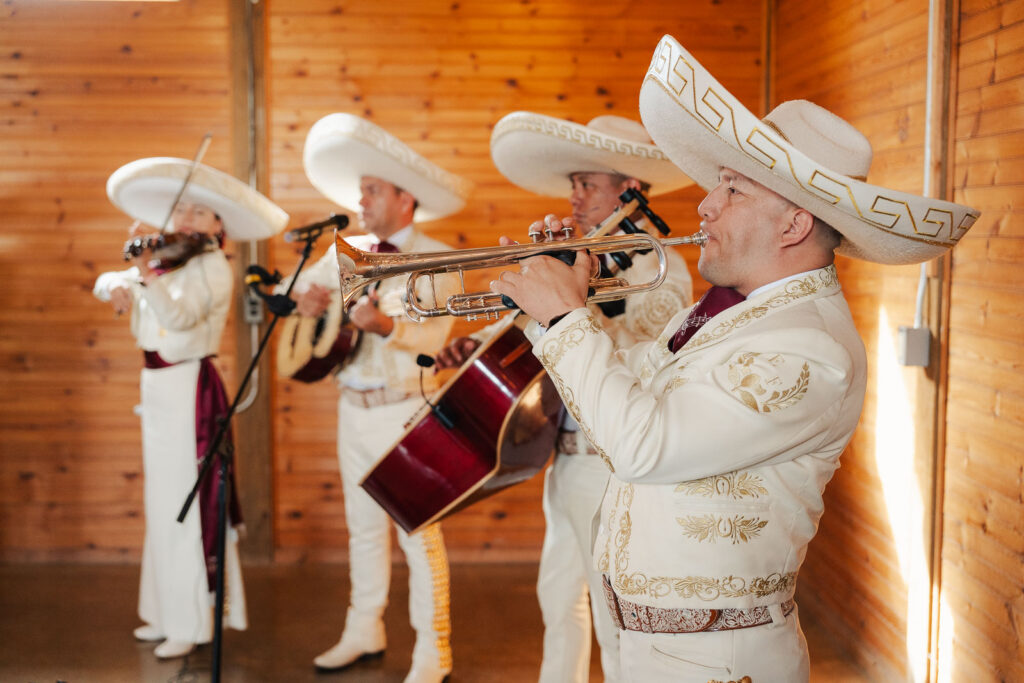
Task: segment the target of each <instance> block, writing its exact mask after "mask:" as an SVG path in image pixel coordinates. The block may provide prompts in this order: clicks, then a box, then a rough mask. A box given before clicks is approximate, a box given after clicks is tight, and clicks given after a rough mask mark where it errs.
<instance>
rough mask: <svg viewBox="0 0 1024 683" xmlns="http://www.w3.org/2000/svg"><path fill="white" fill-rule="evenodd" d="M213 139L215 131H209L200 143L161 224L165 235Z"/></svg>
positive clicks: (161, 231)
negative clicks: (176, 208) (175, 209)
mask: <svg viewBox="0 0 1024 683" xmlns="http://www.w3.org/2000/svg"><path fill="white" fill-rule="evenodd" d="M211 140H213V133H207V134H206V135H204V136H203V140H202V142H200V143H199V149H198V150H196V156H195V158H194V159H192V165H191V166H189V168H188V174H187V175H186V176H185V182H183V183H182V184H181V189H180V190H178V194H177V196H175V198H174V201H173V202H171V210H170V211H168V212H167V218H165V219H164V223H163V225H161V226H160V234H161V235H163V234H164V233H165V232H167V224H168V223H170V222H171V218H172V217H173V216H174V208H175V207H176V206H178V202H180V201H181V197H182V195H184V194H185V190H186V189H188V184H189V182H191V180H192V175H193V174H194V173H195V172H196V169H197V168H199V163H200V162H201V161H202V160H203V157H204V156H206V150H207V149H209V148H210V141H211Z"/></svg>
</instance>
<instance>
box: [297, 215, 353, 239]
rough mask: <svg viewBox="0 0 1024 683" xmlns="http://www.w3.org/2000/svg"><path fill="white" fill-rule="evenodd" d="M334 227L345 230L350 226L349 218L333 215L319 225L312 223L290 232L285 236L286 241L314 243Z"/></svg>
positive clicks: (318, 223)
mask: <svg viewBox="0 0 1024 683" xmlns="http://www.w3.org/2000/svg"><path fill="white" fill-rule="evenodd" d="M332 225H333V226H334V227H335V228H337V229H338V230H344V229H345V227H346V226H347V225H348V216H346V215H344V214H342V215H340V216H339V215H338V214H335V213H332V214H331V216H330V218H327V219H325V220H322V221H319V222H317V223H310V224H309V225H304V226H302V227H301V228H295V229H293V230H289V231H288V232H286V233H285V234H284V241H285V242H298V241H299V240H308V241H312V240H315V239H316V238H317V237H319V236H320V235H321V234H322V233H323V231H324V229H325V228H329V227H331V226H332Z"/></svg>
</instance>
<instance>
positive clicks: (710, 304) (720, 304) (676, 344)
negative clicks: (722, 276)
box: [668, 285, 747, 353]
mask: <svg viewBox="0 0 1024 683" xmlns="http://www.w3.org/2000/svg"><path fill="white" fill-rule="evenodd" d="M746 298H747V297H745V296H743V295H742V294H740V293H739V292H737V291H736V290H735V289H733V288H731V287H719V286H718V285H713V286H712V287H711V289H709V290H708V291H706V292H705V293H704V296H702V297H701V298H700V301H698V302H697V305H696V306H694V307H693V308H692V309H691V310H690V314H689V315H688V316H686V320H684V321H683V324H682V325H680V326H679V329H678V330H677V331H676V333H675V334H674V335H672V338H671V339H670V340H669V342H668V350H669V351H671V352H672V353H675V352H676V351H678V350H679V349H681V348H683V345H684V344H685V343H686V342H688V341H690V337H692V336H693V335H694V334H696V333H697V330H699V329H700V328H701V326H702V325H703V324H704V323H706V322H707V321H708V320H711V319H712V318H713V317H715V316H716V315H718V314H719V313H721V312H722V311H724V310H725V309H727V308H729V307H731V306H735V305H736V304H738V303H740V302H741V301H745V300H746Z"/></svg>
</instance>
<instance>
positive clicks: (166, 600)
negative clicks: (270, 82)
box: [93, 158, 288, 658]
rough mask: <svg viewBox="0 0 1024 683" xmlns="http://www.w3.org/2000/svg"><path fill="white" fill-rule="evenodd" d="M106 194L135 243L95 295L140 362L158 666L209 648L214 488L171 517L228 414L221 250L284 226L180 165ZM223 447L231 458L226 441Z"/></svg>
mask: <svg viewBox="0 0 1024 683" xmlns="http://www.w3.org/2000/svg"><path fill="white" fill-rule="evenodd" d="M190 173H191V177H190V176H189V174H190ZM186 179H187V184H186ZM183 187H184V192H183V193H182V189H183ZM179 193H181V194H180V199H179V200H178V201H177V203H175V199H176V198H178V197H179ZM107 194H108V195H109V197H110V199H111V201H112V202H113V203H114V204H115V205H116V206H118V207H119V208H120V209H122V210H123V211H124V212H125V213H127V214H128V215H129V216H132V217H133V218H135V219H136V223H135V225H134V226H133V227H132V232H133V237H134V239H133V240H131V241H129V242H128V244H127V245H125V258H126V259H131V260H132V262H133V264H134V265H133V266H132V267H131V268H129V269H127V270H121V271H112V272H107V273H103V274H102V275H100V276H99V278H97V280H96V285H95V288H94V289H93V294H94V295H95V296H96V298H98V299H100V300H101V301H106V302H110V304H111V305H112V306H113V307H114V310H115V311H116V312H117V314H118V315H120V314H122V313H129V314H130V316H131V319H130V322H131V332H132V335H133V336H134V337H135V340H136V343H137V344H138V346H139V347H140V348H141V349H142V350H143V354H144V359H145V367H144V368H143V370H142V377H141V382H140V385H141V393H142V399H141V409H142V412H141V416H142V464H143V472H144V475H145V482H144V501H145V502H144V506H145V519H146V533H145V539H144V542H143V550H142V578H141V584H140V588H139V616H140V617H141V618H142V621H143V622H145V623H144V624H143V625H142V626H140V627H138V628H136V629H135V637H136V638H138V639H139V640H143V641H154V642H155V641H163V642H161V643H160V644H159V645H158V646H157V647H156V650H155V654H156V656H157V657H160V658H171V657H181V656H184V655H187V654H188V653H190V652H191V651H192V650H193V649H194V648H195V646H196V644H199V643H207V642H209V641H210V639H211V636H212V631H213V612H212V609H211V606H212V602H211V591H213V590H214V573H215V571H216V547H215V541H216V538H217V521H218V520H217V505H216V485H215V479H216V478H215V477H212V476H211V477H207V478H206V479H205V481H204V483H203V486H202V487H201V488H200V492H199V498H198V500H197V503H198V505H195V506H192V507H191V508H190V509H189V512H188V514H187V516H186V517H185V519H184V522H183V523H181V524H179V523H178V522H177V516H178V512H179V510H180V509H181V506H182V504H183V502H184V501H185V497H186V496H187V494H188V493H189V490H190V489H191V488H192V486H193V485H194V484H195V481H196V476H197V474H198V468H197V459H198V458H201V457H202V456H203V455H204V454H205V453H206V449H207V446H208V445H209V444H210V443H211V442H212V440H213V438H214V435H215V433H216V432H217V430H218V427H219V425H218V422H217V420H218V418H219V417H221V416H223V415H225V414H226V413H227V409H228V401H227V396H226V394H225V392H224V387H223V384H222V382H221V379H220V375H219V374H218V372H217V369H216V367H215V366H214V364H213V362H212V358H213V356H214V355H215V354H216V353H217V349H218V347H219V346H220V338H221V333H222V332H223V330H224V325H225V322H226V321H227V315H228V310H229V309H230V306H231V292H232V284H233V275H232V270H231V266H230V265H228V261H227V258H226V257H225V255H224V252H223V251H222V249H221V247H222V245H223V242H224V238H225V235H227V236H230V237H231V238H233V239H236V240H237V239H244V240H252V239H262V238H267V237H270V236H272V235H274V234H275V233H277V232H279V231H280V230H282V229H283V228H284V227H285V225H286V224H287V222H288V215H287V214H286V213H284V212H283V211H282V210H281V209H280V208H278V207H277V206H275V205H274V204H273V203H272V202H271V201H270V200H268V199H267V198H266V197H264V196H263V195H261V194H259V193H258V192H256V191H255V190H253V189H251V188H249V187H248V186H247V185H245V184H244V183H242V182H240V181H238V180H237V179H235V178H233V177H231V176H229V175H227V174H224V173H221V172H220V171H217V170H215V169H213V168H210V167H208V166H204V165H201V164H198V165H197V164H194V163H193V162H189V161H186V160H184V159H172V158H150V159H140V160H138V161H134V162H132V163H130V164H127V165H126V166H123V167H121V168H120V169H118V170H117V171H116V172H115V173H114V174H113V175H112V176H111V177H110V180H109V181H108V183H107ZM172 206H173V210H172ZM168 217H169V218H170V224H169V226H168V227H169V230H168V231H166V232H161V233H150V234H143V233H142V232H141V230H140V222H142V223H146V224H149V225H154V226H155V225H163V224H164V223H165V222H166V221H167V219H168ZM224 445H225V446H226V447H228V448H230V432H228V433H227V438H226V439H225V444H224ZM219 452H220V451H218V453H219ZM213 471H216V468H215V469H214V470H213ZM231 492H232V494H234V492H235V487H234V486H232V487H231ZM230 509H231V522H232V525H238V524H240V522H241V516H240V515H239V514H238V505H237V500H236V499H234V497H233V499H232V504H231V506H230ZM237 540H238V533H237V529H236V528H234V527H232V528H230V529H228V534H227V545H226V556H225V557H226V562H225V581H226V596H227V599H226V602H225V604H226V610H225V612H226V613H225V615H224V624H225V625H227V626H229V627H231V628H235V629H245V628H246V626H247V618H246V606H245V594H244V592H243V588H242V575H241V570H240V567H239V563H238V550H237Z"/></svg>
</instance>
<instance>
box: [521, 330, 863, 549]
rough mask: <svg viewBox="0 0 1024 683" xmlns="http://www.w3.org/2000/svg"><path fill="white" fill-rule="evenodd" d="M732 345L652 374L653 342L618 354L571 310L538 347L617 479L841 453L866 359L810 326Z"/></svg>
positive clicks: (680, 475)
mask: <svg viewBox="0 0 1024 683" xmlns="http://www.w3.org/2000/svg"><path fill="white" fill-rule="evenodd" d="M739 343H742V344H743V345H744V347H745V348H743V349H742V350H737V351H734V352H732V353H729V352H728V351H726V350H724V349H723V350H718V351H715V350H708V351H706V352H705V353H707V354H712V356H714V354H716V353H722V355H721V356H720V360H717V359H708V358H704V359H703V360H701V359H699V358H698V357H697V355H695V356H694V358H693V359H692V361H691V360H690V359H687V358H678V359H676V360H675V361H669V362H670V363H671V365H670V366H669V367H663V368H661V369H660V370H659V369H658V368H657V367H656V365H657V358H658V353H659V350H658V349H652V348H651V347H650V345H649V344H646V345H640V351H639V352H636V351H635V349H631V350H629V351H628V352H623V353H619V354H616V353H615V351H614V347H613V345H612V343H611V340H610V339H609V338H608V336H607V334H604V333H603V332H602V331H601V330H600V328H599V327H597V326H596V325H595V324H594V323H593V320H592V319H591V318H590V316H580V315H579V314H578V312H574V313H573V314H571V316H570V317H569V318H567V319H566V320H564V321H562V323H560V324H559V325H557V326H556V327H554V328H552V330H551V331H549V333H548V334H547V335H545V336H544V337H543V338H542V339H541V340H540V342H539V345H538V347H537V348H535V351H539V353H538V357H539V358H541V360H542V362H543V363H544V365H545V367H546V368H547V370H548V374H549V376H551V378H552V380H553V381H554V382H555V386H556V387H558V390H559V392H560V393H561V395H562V397H563V399H564V400H565V404H566V407H567V408H568V409H569V411H570V412H571V413H572V415H573V417H574V418H576V420H577V422H579V423H580V425H581V427H583V428H584V430H585V433H586V435H587V438H588V439H590V441H591V443H593V444H594V445H595V446H596V447H597V448H598V449H599V450H600V451H601V452H602V453H603V454H605V455H606V456H607V458H608V462H609V463H610V465H611V466H612V467H613V468H614V471H615V474H616V477H618V478H619V479H621V480H623V481H630V482H642V483H648V484H670V483H673V484H674V483H677V482H680V481H692V480H695V479H700V478H702V477H708V476H713V475H716V474H722V473H725V472H731V471H734V470H738V469H742V468H744V467H751V466H755V465H758V464H761V463H764V462H767V461H771V460H776V459H793V458H796V457H799V456H800V455H803V454H806V453H809V452H817V451H816V449H818V448H819V447H821V446H822V445H823V444H826V443H827V448H828V449H830V450H829V452H830V453H831V454H833V455H838V452H839V451H840V450H841V449H842V447H843V446H844V445H845V443H846V440H848V439H849V436H850V434H852V430H853V427H854V426H855V425H856V421H857V416H858V415H859V412H860V404H861V397H862V388H858V387H862V384H863V377H860V375H861V374H863V373H862V370H858V372H857V377H854V368H855V367H858V368H862V365H861V364H855V363H854V362H853V359H852V357H851V355H850V354H851V352H850V351H848V350H847V348H846V347H844V346H843V345H842V344H840V343H839V342H838V341H837V340H836V339H835V338H833V337H832V336H831V335H830V334H829V333H826V332H825V331H824V330H821V329H817V328H813V327H812V328H798V327H792V328H784V329H773V330H767V331H764V332H761V333H759V334H748V335H745V336H743V338H742V339H739V338H738V339H736V344H739ZM645 349H646V351H649V353H648V352H646V351H645ZM652 358H653V359H655V366H651V362H652V361H651V359H652ZM677 370H678V372H676V371H677ZM652 372H653V373H656V374H654V375H652ZM854 381H856V382H857V386H856V387H854V389H853V390H851V386H852V384H853V382H854ZM690 531H691V532H693V533H696V534H698V535H699V534H700V533H701V531H700V530H699V529H697V528H693V529H691V530H690ZM755 531H756V529H749V530H744V532H745V533H754V532H755Z"/></svg>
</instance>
